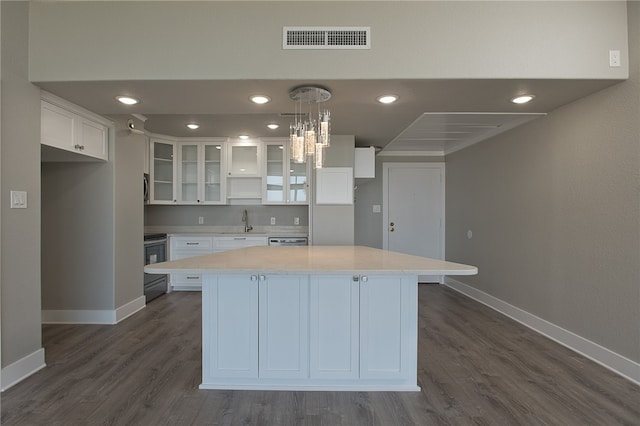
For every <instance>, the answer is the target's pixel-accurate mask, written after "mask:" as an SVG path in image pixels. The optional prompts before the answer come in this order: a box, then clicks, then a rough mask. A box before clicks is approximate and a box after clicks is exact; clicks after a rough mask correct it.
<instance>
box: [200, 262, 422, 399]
mask: <svg viewBox="0 0 640 426" xmlns="http://www.w3.org/2000/svg"><path fill="white" fill-rule="evenodd" d="M416 278H417V277H416V276H404V275H401V276H395V275H377V276H367V275H347V274H336V275H332V274H322V275H297V274H268V273H267V274H262V273H260V272H253V273H251V274H246V275H245V274H216V273H207V274H205V275H204V277H203V279H204V283H203V295H202V301H203V323H202V327H203V382H202V385H201V386H200V388H201V389H270V390H418V389H419V388H418V387H417V385H416V371H417V315H418V310H417V296H418V294H417V280H416Z"/></svg>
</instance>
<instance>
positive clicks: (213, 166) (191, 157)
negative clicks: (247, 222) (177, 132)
mask: <svg viewBox="0 0 640 426" xmlns="http://www.w3.org/2000/svg"><path fill="white" fill-rule="evenodd" d="M178 152H179V157H180V158H179V162H178V175H179V184H178V188H179V195H178V199H179V202H180V204H224V203H225V202H226V200H225V179H224V178H223V174H222V173H223V165H224V162H223V161H222V160H223V158H224V154H223V153H224V143H223V142H222V141H220V142H204V141H201V142H189V143H187V142H181V143H179V144H178Z"/></svg>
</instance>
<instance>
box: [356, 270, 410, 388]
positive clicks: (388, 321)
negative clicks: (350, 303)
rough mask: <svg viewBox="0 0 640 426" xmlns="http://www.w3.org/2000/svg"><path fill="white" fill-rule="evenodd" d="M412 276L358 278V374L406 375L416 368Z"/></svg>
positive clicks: (374, 376) (369, 376) (372, 376)
mask: <svg viewBox="0 0 640 426" xmlns="http://www.w3.org/2000/svg"><path fill="white" fill-rule="evenodd" d="M416 280H417V278H416V277H404V276H400V277H395V276H392V277H390V276H365V277H361V278H360V377H361V378H362V379H410V378H411V377H412V376H415V374H416V369H417V317H418V304H417V300H418V286H417V281H416Z"/></svg>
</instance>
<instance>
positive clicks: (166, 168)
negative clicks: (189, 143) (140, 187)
mask: <svg viewBox="0 0 640 426" xmlns="http://www.w3.org/2000/svg"><path fill="white" fill-rule="evenodd" d="M175 152H176V143H175V142H172V141H166V140H164V139H152V140H151V159H152V160H151V162H150V163H151V197H150V203H151V204H174V203H175V202H176V196H175V194H176V187H175V183H176V180H175V176H176V163H175V161H174V159H175Z"/></svg>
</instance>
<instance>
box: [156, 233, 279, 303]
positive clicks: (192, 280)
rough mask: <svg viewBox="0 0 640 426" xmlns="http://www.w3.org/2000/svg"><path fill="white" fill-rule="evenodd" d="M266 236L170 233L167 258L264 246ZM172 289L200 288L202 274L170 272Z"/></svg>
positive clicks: (188, 289)
mask: <svg viewBox="0 0 640 426" xmlns="http://www.w3.org/2000/svg"><path fill="white" fill-rule="evenodd" d="M267 244H268V242H267V237H266V236H257V235H254V236H211V235H209V236H205V235H194V236H190V235H172V236H170V237H169V260H178V259H185V258H187V257H194V256H203V255H206V254H211V253H219V252H222V251H226V250H233V249H238V248H244V247H252V246H266V245H267ZM170 280H171V284H170V285H171V290H172V291H200V290H202V274H195V273H188V272H184V273H183V272H173V273H172V274H171V279H170Z"/></svg>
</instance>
